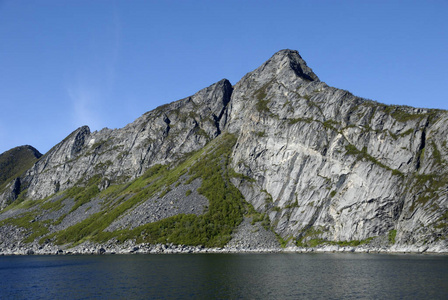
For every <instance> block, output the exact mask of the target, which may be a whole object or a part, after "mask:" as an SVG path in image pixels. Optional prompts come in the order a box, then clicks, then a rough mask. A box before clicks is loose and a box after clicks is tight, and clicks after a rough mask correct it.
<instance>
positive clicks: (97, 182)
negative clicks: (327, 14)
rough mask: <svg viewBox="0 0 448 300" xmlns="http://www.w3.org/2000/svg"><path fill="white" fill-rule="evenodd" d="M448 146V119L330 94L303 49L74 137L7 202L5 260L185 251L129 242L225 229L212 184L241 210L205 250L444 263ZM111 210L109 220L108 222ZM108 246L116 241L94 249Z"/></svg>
mask: <svg viewBox="0 0 448 300" xmlns="http://www.w3.org/2000/svg"><path fill="white" fill-rule="evenodd" d="M228 136H233V137H234V140H232V141H233V142H232V143H233V144H231V145H230V144H229V145H230V146H231V152H229V154H228V156H226V155H227V154H225V155H224V154H222V153H221V152H222V151H221V150H220V149H221V148H222V147H224V146H222V145H224V142H222V141H225V140H226V139H227V140H229V138H226V137H228ZM447 137H448V113H447V112H446V111H441V110H431V109H418V108H411V107H403V106H387V105H384V104H380V103H377V102H374V101H370V100H366V99H362V98H360V97H356V96H354V95H352V94H351V93H349V92H347V91H344V90H340V89H337V88H333V87H329V86H328V85H326V84H325V83H324V82H321V81H320V80H319V78H318V77H317V76H316V75H315V74H314V73H313V71H312V70H311V69H310V68H309V67H308V66H307V65H306V63H305V61H304V60H303V59H302V57H301V56H300V55H299V53H298V52H297V51H292V50H282V51H279V52H278V53H276V54H275V55H274V56H273V57H272V58H270V59H269V60H268V61H267V62H265V63H264V64H263V65H262V66H260V67H259V68H257V69H256V70H254V71H252V72H250V73H248V74H247V75H246V76H244V77H243V78H242V79H241V80H240V81H239V82H238V83H237V84H236V85H235V86H232V85H231V84H230V82H228V81H227V80H225V79H224V80H221V81H220V82H218V83H216V84H213V85H211V86H210V87H208V88H205V89H203V90H201V91H199V92H198V93H196V94H195V95H193V96H191V97H187V98H185V99H182V100H179V101H176V102H173V103H170V104H167V105H163V106H161V107H159V108H157V109H155V110H153V111H151V112H148V113H146V114H144V115H143V116H142V117H140V118H138V119H137V120H136V121H134V122H133V123H131V124H129V125H127V126H126V127H124V128H122V129H116V130H111V129H103V130H101V131H99V132H90V129H89V128H88V127H86V126H85V127H81V128H79V129H77V130H76V131H74V132H73V133H72V134H70V135H69V136H68V137H67V138H66V139H65V140H64V141H62V142H61V143H59V144H58V145H56V146H55V147H54V148H53V149H51V150H50V151H49V152H48V153H46V154H45V155H44V156H43V157H41V158H40V159H39V160H38V161H37V162H36V163H35V164H34V166H32V167H31V168H30V169H28V170H27V171H25V172H24V173H22V175H20V176H19V177H17V178H16V179H14V180H13V181H10V182H9V183H8V184H6V185H5V187H4V188H3V190H0V192H1V194H0V204H1V205H2V207H6V206H7V205H8V204H9V203H11V202H12V204H10V205H9V206H8V207H6V209H5V210H3V211H2V212H1V213H0V222H1V223H0V226H1V227H0V230H1V231H2V232H3V233H4V234H2V238H1V241H2V243H0V247H1V248H2V250H1V251H0V252H3V253H13V252H17V253H22V252H23V253H26V252H27V251H25V250H23V249H27V247H28V248H29V249H33V250H32V251H33V252H34V253H41V252H42V253H54V250H55V249H56V250H57V251H59V250H61V249H62V248H63V249H64V250H63V251H66V252H67V251H68V252H73V251H75V250H73V251H72V250H69V248H70V247H72V249H78V248H76V247H79V246H78V244H79V243H81V245H82V244H83V243H86V241H84V240H85V239H87V240H91V241H89V242H88V243H94V244H95V245H97V246H89V247H87V248H85V249H96V250H93V252H97V250H98V249H101V248H103V249H105V252H107V253H110V252H115V253H123V252H126V253H128V252H132V251H128V250H123V249H130V247H131V246H132V248H134V247H139V249H146V250H140V252H145V253H146V252H150V253H151V252H152V251H153V250H154V249H159V248H160V247H162V246H160V245H166V244H168V245H170V244H183V243H181V242H179V241H180V240H181V239H179V237H178V238H177V240H176V239H175V240H174V241H169V240H168V238H166V240H165V242H163V243H139V242H138V241H136V240H135V238H133V237H132V235H131V233H132V234H136V233H135V232H137V231H138V233H139V234H140V235H147V236H148V238H149V237H150V236H151V234H149V233H148V232H149V231H148V230H153V229H149V228H147V229H144V228H146V227H145V226H148V224H153V225H154V224H160V225H157V226H161V227H163V228H165V226H168V227H167V228H172V227H169V226H177V225H175V224H176V222H186V219H188V221H187V223H188V224H196V225H194V226H205V225H204V223H201V222H203V221H200V219H201V218H202V216H205V215H207V214H208V215H213V216H214V217H213V218H211V219H210V218H209V217H204V220H208V221H207V222H210V221H211V222H212V223H213V222H215V221H214V220H215V218H221V217H218V216H219V215H220V214H219V213H218V214H214V210H213V209H214V206H213V203H215V202H212V201H215V200H214V199H215V198H216V197H218V196H216V195H215V196H213V195H212V194H211V192H210V187H209V188H208V189H207V188H206V187H204V185H207V182H208V180H209V178H208V177H213V178H217V177H214V176H215V175H213V174H221V175H219V176H218V175H216V176H218V177H220V176H222V180H224V181H223V182H224V185H223V187H224V188H225V187H227V188H231V186H236V187H237V188H238V191H239V193H241V196H238V195H237V194H235V193H236V192H235V191H234V190H227V192H226V193H230V194H232V195H233V194H234V195H235V197H236V198H241V199H242V200H240V201H243V202H240V203H243V204H242V206H241V205H240V204H235V203H236V202H229V203H230V204H225V205H224V206H223V207H224V208H220V210H219V211H221V212H222V210H225V211H227V212H228V213H229V215H231V216H233V217H232V218H234V219H228V218H227V219H226V218H224V219H225V222H227V223H225V224H227V225H224V223H223V224H221V223H219V224H221V225H217V224H218V223H215V224H216V225H215V226H222V227H220V228H227V227H226V226H233V229H232V230H231V232H232V235H231V236H230V235H229V234H228V233H225V234H224V233H223V232H224V231H223V232H222V233H219V234H218V233H216V232H215V233H213V234H218V236H215V238H216V240H215V241H221V242H216V243H218V244H220V245H222V246H221V247H218V248H213V247H210V246H207V247H204V248H198V249H203V250H200V251H209V250H204V249H215V250H213V251H224V252H225V251H230V252H233V251H252V250H253V251H280V248H279V246H280V244H281V245H282V246H283V247H286V248H282V249H283V250H282V251H311V250H313V251H364V252H366V251H382V252H387V251H397V252H406V251H412V252H447V249H448V245H447V241H446V237H447V232H448V229H447V228H448V226H447V218H448V213H447V207H448V197H447V194H448V169H447V168H448V163H447V160H446V158H447V157H448V145H447ZM229 141H230V140H229ZM213 153H218V154H219V155H221V156H220V157H221V158H219V159H215V160H207V162H208V163H207V164H205V163H203V165H202V166H201V168H202V169H207V168H209V167H210V166H211V165H210V164H211V162H212V161H213V165H214V164H217V165H219V168H217V169H216V172H217V173H213V174H211V173H210V174H209V175H198V174H199V173H201V172H205V171H204V170H202V169H198V168H197V167H195V166H196V165H200V162H201V160H202V159H203V158H204V157H205V156H207V155H211V154H213ZM204 165H205V166H204ZM160 166H166V168H165V169H164V168H163V167H160ZM193 169H195V170H196V171H195V172H196V173H194V172H192V171H191V170H193ZM219 170H221V171H219ZM224 170H228V171H224ZM198 172H199V173H198ZM178 173H179V174H178ZM173 174H174V175H173ZM176 174H178V175H176ZM201 174H203V173H201ZM151 176H153V177H151ZM157 176H158V177H157ZM201 176H205V177H201ZM207 176H208V177H207ZM145 178H146V179H145ZM155 178H156V179H155ZM160 178H162V179H163V180H164V181H163V182H162V181H160V182H159V181H158V180H159V179H160ZM201 178H202V179H201ZM220 178H221V177H220ZM17 180H20V183H21V184H20V187H19V188H14V182H15V181H17ZM145 180H146V181H145ZM160 180H161V179H160ZM143 182H145V183H144V184H143ZM214 184H217V182H216V181H215V182H214ZM137 185H139V186H138V187H136V186H137ZM139 193H140V194H139ZM142 193H143V194H144V195H141V194H142ZM137 195H140V196H139V197H137ZM214 197H215V198H214ZM236 198H235V199H236ZM220 201H227V200H225V197H224V198H223V199H222V200H220ZM229 201H231V200H229ZM232 201H233V200H232ZM126 203H127V204H126ZM244 203H245V204H244ZM126 205H127V206H126ZM120 207H122V209H119V208H120ZM124 207H126V208H124ZM229 207H230V208H229ZM237 207H238V208H237ZM113 209H115V210H113ZM229 209H230V210H229ZM219 211H218V212H219ZM112 212H116V213H115V215H114V219H110V220H109V219H107V218H106V217H104V216H105V215H107V214H109V215H110V214H112ZM240 212H241V215H240ZM233 213H235V214H233ZM187 215H188V216H193V215H194V216H196V217H195V218H196V219H192V218H193V217H184V216H187ZM243 215H244V218H243ZM95 216H98V217H99V216H101V218H102V220H103V221H104V222H106V223H107V224H106V223H104V224H103V223H102V224H101V226H102V227H101V228H99V229H98V230H99V231H101V232H105V233H101V234H98V233H97V232H95V231H94V230H92V231H89V232H88V233H86V236H81V240H79V241H76V240H70V237H67V235H68V234H67V232H72V234H73V232H75V231H76V230H77V229H76V228H77V227H76V226H77V224H83V225H86V226H87V227H88V225H89V224H92V226H93V224H94V223H93V219H94V218H95ZM176 218H177V219H176ZM97 219H98V218H97ZM249 219H252V220H253V221H252V222H249V221H248V220H249ZM106 220H107V221H106ZM171 220H173V221H171ZM198 220H199V221H198ZM201 220H202V219H201ZM89 222H90V223H89ZM164 222H165V223H164ZM170 222H171V223H170ZM172 222H174V223H172ZM191 222H193V223H191ZM195 222H197V223H195ZM262 223H263V224H264V225H263V226H261V224H262ZM167 224H171V225H167ZM173 224H174V225H173ZM197 224H201V225H197ZM230 224H232V225H230ZM153 225H150V227H151V226H153ZM154 226H155V225H154ZM191 226H193V225H191ZM194 226H193V227H194ZM151 228H153V227H151ZM266 228H267V229H269V230H266ZM75 229H76V230H75ZM70 230H71V231H70ZM136 230H137V231H136ZM139 230H140V231H139ZM145 230H146V231H145ZM164 230H168V229H164ZM169 230H171V229H169ZM192 230H193V229H192ZM194 230H196V229H194ZM197 230H199V231H200V232H202V231H201V230H203V229H200V228H197ZM207 230H209V229H207ZM270 230H272V231H270ZM61 232H64V234H61ZM151 232H153V231H151ZM170 232H171V231H170ZM210 232H212V231H210ZM225 232H228V231H225ZM106 233H107V234H110V235H109V236H107V234H106ZM274 233H275V234H274ZM153 234H154V233H153ZM157 234H158V233H157ZM165 234H166V233H165ZM170 234H172V232H171V233H170ZM210 234H212V233H210ZM220 234H224V235H223V236H220ZM104 235H106V236H107V237H109V238H110V239H109V241H108V242H104V241H103V242H100V241H98V240H96V241H95V239H98V236H102V237H103V236H104ZM61 236H64V237H65V239H62V238H61ZM120 236H121V238H124V236H126V238H124V244H121V243H123V241H117V237H120ZM174 237H175V235H174V234H172V235H170V238H171V239H174ZM103 238H104V237H103ZM162 239H163V238H162ZM62 241H63V243H66V244H65V246H63V247H62V248H61V246H58V245H57V244H58V243H61V242H62ZM126 241H128V242H126ZM67 242H68V243H67ZM126 243H131V244H132V245H131V244H129V245H131V246H129V247H128V246H119V245H127V244H126ZM191 243H192V244H191V245H190V246H184V247H181V248H180V249H188V250H185V251H186V252H188V251H190V250H191V251H193V252H198V251H199V250H195V249H197V248H195V247H197V245H198V244H200V243H199V242H191ZM222 243H225V244H222ZM202 244H204V243H202ZM27 245H28V246H27ZM104 245H106V246H104ZM107 245H109V246H107ZM138 245H146V246H138ZM149 245H151V246H149ZM154 245H156V246H154ZM21 247H22V248H21ZM45 247H46V248H45ZM73 247H74V248H73ZM95 247H96V248H95ZM98 247H99V248H98ZM113 247H117V249H122V250H117V251H112V250H110V249H112V248H113ZM170 247H172V249H171V248H170V249H171V250H173V252H176V251H177V250H174V249H178V247H177V246H173V245H172V246H170ZM165 248H166V247H165ZM14 249H15V251H13V250H14ZM20 249H22V250H20ZM42 249H50V250H48V251H47V250H42ZM216 249H221V250H216ZM310 249H311V250H310ZM76 251H78V250H76ZM76 251H75V252H76ZM182 251H183V250H182ZM182 251H180V252H182ZM210 251H212V250H210ZM90 252H92V251H90V250H85V251H84V250H82V251H80V252H76V253H90ZM100 252H101V251H100ZM134 252H135V251H134ZM137 252H138V251H137ZM168 252H169V251H168ZM178 252H179V251H178Z"/></svg>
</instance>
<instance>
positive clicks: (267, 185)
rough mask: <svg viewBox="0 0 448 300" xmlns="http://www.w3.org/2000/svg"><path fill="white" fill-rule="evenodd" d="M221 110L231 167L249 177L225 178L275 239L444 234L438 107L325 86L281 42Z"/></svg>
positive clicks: (400, 239) (442, 123)
mask: <svg viewBox="0 0 448 300" xmlns="http://www.w3.org/2000/svg"><path fill="white" fill-rule="evenodd" d="M297 66H301V67H297ZM297 69H299V70H297ZM300 70H306V71H305V72H301V71H300ZM227 113H228V115H229V116H228V119H229V125H228V129H229V130H230V131H235V132H238V135H239V138H238V142H237V145H236V147H235V148H234V151H233V157H232V158H233V167H234V168H235V170H236V172H239V173H243V174H244V175H246V176H248V177H251V178H253V179H255V183H253V182H249V181H247V180H246V181H245V180H241V181H239V182H238V181H237V180H235V183H236V184H237V186H238V187H239V188H240V189H241V191H242V192H243V194H244V196H245V198H246V200H247V201H249V202H251V203H253V204H254V206H255V207H256V209H258V210H260V211H265V212H267V213H269V216H270V219H271V221H272V222H273V224H274V228H275V231H276V232H278V233H280V234H281V235H282V236H283V237H284V238H289V237H294V238H296V239H299V240H300V239H305V241H306V239H324V240H329V241H353V240H358V241H362V240H366V239H368V238H370V237H375V236H384V235H388V234H389V233H391V235H395V232H396V233H397V234H396V237H394V238H395V240H396V242H397V245H415V244H418V245H420V246H423V245H425V244H428V243H431V242H435V241H439V242H444V241H442V240H440V237H441V236H444V237H446V233H447V231H446V211H447V205H448V200H447V189H448V181H447V177H446V175H447V171H448V169H447V162H446V161H445V160H444V159H443V158H444V157H447V155H448V152H447V151H448V148H447V147H446V146H447V137H448V127H447V122H448V114H447V113H446V112H444V111H443V112H442V111H436V110H427V109H415V108H409V107H394V106H385V105H382V104H379V103H375V102H372V101H367V100H364V99H361V98H359V97H355V96H353V95H352V94H350V93H349V92H347V91H343V90H338V89H335V88H332V87H328V86H327V85H326V84H325V83H323V82H320V81H319V80H318V78H317V76H315V75H314V74H313V73H312V71H311V70H309V69H308V68H307V67H306V65H305V63H304V62H303V60H302V59H301V57H300V56H299V54H298V53H297V52H295V51H289V50H285V51H281V52H279V53H277V54H276V55H274V56H273V57H272V58H271V59H270V60H268V61H267V62H266V63H265V64H263V65H262V66H261V67H259V68H258V69H256V70H255V71H253V72H251V73H249V74H247V75H246V76H245V77H243V78H242V79H241V81H240V82H239V83H238V84H237V85H236V86H235V88H234V93H233V95H232V100H231V105H230V106H229V109H228V111H227ZM436 178H437V179H436ZM435 181H439V182H438V183H437V184H436V183H435ZM434 185H437V187H435V186H434ZM429 194H430V195H431V201H429V198H426V196H425V195H429ZM434 225H435V226H434ZM435 227H437V229H435ZM429 228H433V229H431V230H429ZM298 233H299V234H298ZM417 233H418V234H417ZM411 236H412V238H411ZM417 236H418V237H417ZM444 243H445V242H444Z"/></svg>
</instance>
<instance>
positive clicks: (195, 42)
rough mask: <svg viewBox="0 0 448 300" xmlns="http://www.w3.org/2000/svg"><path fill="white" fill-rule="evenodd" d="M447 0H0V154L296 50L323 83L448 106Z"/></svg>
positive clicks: (129, 115)
mask: <svg viewBox="0 0 448 300" xmlns="http://www.w3.org/2000/svg"><path fill="white" fill-rule="evenodd" d="M447 16H448V1H446V0H440V1H435V0H434V1H432V0H427V1H378V0H377V1H331V0H329V1H309V0H306V1H278V0H277V1H260V0H258V1H244V0H239V1H233V0H227V1H211V0H210V1H124V0H123V1H118V0H117V1H101V0H95V1H91V0H89V1H82V0H73V1H61V0H54V1H46V0H40V1H30V0H10V1H8V0H6V1H1V0H0V104H1V106H0V107H1V110H0V153H2V152H4V151H6V150H8V149H10V148H13V147H15V146H19V145H24V144H29V145H32V146H34V147H36V148H37V149H38V150H39V151H41V152H42V153H45V152H46V151H48V150H49V149H50V148H51V147H52V146H54V145H55V144H57V143H58V142H60V141H61V140H62V139H64V138H65V137H66V136H67V135H68V134H70V133H71V132H72V131H73V130H75V129H76V128H78V127H79V126H82V125H89V126H90V128H91V130H100V129H101V128H103V127H109V128H120V127H123V126H125V125H126V124H127V123H130V122H132V121H133V120H134V119H136V118H137V117H139V116H140V115H142V114H143V113H145V112H146V111H149V110H152V109H154V108H155V107H157V106H159V105H161V104H165V103H168V102H171V101H174V100H178V99H180V98H184V97H187V96H189V95H191V94H193V93H195V92H197V91H198V90H200V89H202V88H204V87H207V86H209V85H210V84H213V83H214V82H216V81H219V80H220V79H222V78H227V79H229V80H230V81H231V82H232V84H235V83H236V82H238V80H239V79H240V78H241V77H242V76H244V75H245V74H246V73H247V72H250V71H252V70H253V69H255V68H257V67H258V66H259V65H261V64H262V63H263V62H264V61H266V60H267V59H269V58H270V57H271V56H272V55H273V54H274V53H275V52H277V51H278V50H281V49H285V48H289V49H295V50H298V51H299V52H300V54H301V55H302V57H303V58H304V59H305V60H306V62H307V63H308V65H309V66H310V67H311V68H312V69H313V71H314V72H315V73H316V74H317V75H318V76H319V78H320V79H321V80H322V81H325V82H326V83H327V84H328V85H331V86H335V87H338V88H342V89H346V90H349V91H351V92H352V93H354V94H355V95H358V96H362V97H365V98H369V99H373V100H376V101H379V102H382V103H387V104H402V105H410V106H417V107H430V108H442V109H448V97H447V93H446V90H447V87H448V19H447V18H448V17H447Z"/></svg>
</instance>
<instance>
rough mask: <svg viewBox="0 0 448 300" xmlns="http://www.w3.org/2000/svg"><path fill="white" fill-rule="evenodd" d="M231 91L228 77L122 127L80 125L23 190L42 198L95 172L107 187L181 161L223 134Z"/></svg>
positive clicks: (30, 175)
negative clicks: (96, 129) (103, 127)
mask: <svg viewBox="0 0 448 300" xmlns="http://www.w3.org/2000/svg"><path fill="white" fill-rule="evenodd" d="M231 93H232V86H231V84H230V82H229V81H228V80H225V79H224V80H221V81H220V82H218V83H215V84H213V85H211V86H210V87H208V88H205V89H203V90H201V91H199V92H197V93H196V94H194V95H193V96H191V97H188V98H185V99H182V100H179V101H176V102H173V103H170V104H167V105H163V106H161V107H158V108H156V109H155V110H153V111H151V112H148V113H146V114H144V115H143V116H141V117H140V118H138V119H137V120H135V121H134V122H133V123H131V124H129V125H127V126H126V127H124V128H122V129H116V130H112V129H107V128H105V129H102V130H101V131H98V132H90V129H89V127H87V126H83V127H81V128H78V129H77V130H75V131H74V132H73V133H71V134H70V135H69V136H68V137H67V138H66V139H65V140H64V141H62V142H61V143H59V144H58V145H56V146H55V147H53V148H52V149H51V150H50V151H49V152H48V153H46V154H45V155H44V156H43V157H42V158H41V159H40V160H39V161H38V162H37V163H36V164H35V165H34V166H33V167H32V168H31V169H30V170H29V171H28V172H27V173H26V174H25V175H24V176H22V179H21V180H22V191H24V190H25V189H26V196H27V197H30V198H31V199H42V198H45V197H47V196H50V195H52V194H54V193H57V192H58V191H60V190H61V191H63V190H66V189H68V188H70V187H72V186H75V185H82V184H85V183H86V182H87V181H88V180H89V179H90V178H92V177H93V176H95V175H100V176H101V177H102V182H101V183H100V185H101V189H104V188H107V186H108V184H109V183H110V182H111V181H112V182H126V181H129V180H131V179H134V178H136V177H138V176H140V175H142V174H143V173H144V172H145V171H146V170H147V169H148V168H149V167H151V166H153V165H155V164H166V163H170V162H174V161H176V160H179V159H182V158H183V157H184V156H185V155H187V154H189V153H191V152H193V151H196V150H198V149H200V148H202V147H203V146H204V145H205V144H206V143H207V142H208V141H210V140H211V139H213V138H215V137H216V136H218V135H219V134H220V133H221V125H220V122H223V123H225V121H223V113H224V108H225V107H226V106H227V104H228V102H229V101H230V95H231Z"/></svg>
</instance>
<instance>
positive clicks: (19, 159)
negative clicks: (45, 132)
mask: <svg viewBox="0 0 448 300" xmlns="http://www.w3.org/2000/svg"><path fill="white" fill-rule="evenodd" d="M41 156H42V154H40V152H39V151H37V150H36V149H35V148H33V147H31V146H28V145H27V146H19V147H16V148H13V149H11V150H8V151H6V152H4V153H2V154H0V170H1V171H0V193H3V192H5V191H4V190H5V188H6V187H7V185H8V183H10V182H11V181H13V184H12V185H11V184H10V186H9V190H7V191H6V197H5V201H4V203H0V209H2V208H4V207H5V205H6V204H7V203H9V202H11V201H13V200H15V198H16V194H17V193H18V191H19V190H20V185H21V183H20V180H19V178H20V176H21V175H22V173H24V172H25V171H26V170H28V169H29V168H30V167H31V166H32V165H33V164H34V163H35V162H36V161H37V160H38V159H39V158H40V157H41Z"/></svg>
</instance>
